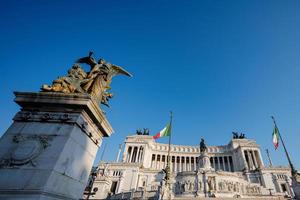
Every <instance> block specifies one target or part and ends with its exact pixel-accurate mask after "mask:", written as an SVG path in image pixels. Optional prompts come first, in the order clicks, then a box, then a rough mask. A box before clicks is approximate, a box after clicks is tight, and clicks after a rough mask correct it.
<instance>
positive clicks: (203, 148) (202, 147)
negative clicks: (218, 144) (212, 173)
mask: <svg viewBox="0 0 300 200" xmlns="http://www.w3.org/2000/svg"><path fill="white" fill-rule="evenodd" d="M206 151H207V146H206V144H205V141H204V139H203V138H201V142H200V152H201V153H202V152H206Z"/></svg>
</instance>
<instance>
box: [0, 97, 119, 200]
mask: <svg viewBox="0 0 300 200" xmlns="http://www.w3.org/2000/svg"><path fill="white" fill-rule="evenodd" d="M15 95H16V98H15V101H16V103H18V104H19V105H20V106H21V110H20V111H19V112H18V113H17V114H16V115H15V117H14V119H13V120H14V122H13V124H12V125H11V126H10V127H9V128H8V130H7V131H6V133H5V134H4V135H3V136H2V137H1V139H0V199H79V198H81V196H82V193H83V191H84V188H85V186H86V184H87V181H88V176H89V173H90V171H91V168H92V164H93V162H94V159H95V157H96V153H97V150H98V148H99V147H100V146H101V143H102V139H103V137H109V136H110V135H111V134H112V132H113V130H112V127H111V126H110V124H109V123H108V121H107V120H106V118H105V116H104V114H103V112H102V110H101V109H100V108H99V106H98V104H97V103H95V102H94V101H93V100H91V99H90V97H89V96H88V95H82V94H62V93H43V92H41V93H24V92H15Z"/></svg>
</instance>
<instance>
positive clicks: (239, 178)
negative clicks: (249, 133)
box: [90, 135, 293, 199]
mask: <svg viewBox="0 0 300 200" xmlns="http://www.w3.org/2000/svg"><path fill="white" fill-rule="evenodd" d="M167 154H168V144H162V143H158V142H156V141H155V140H153V139H152V136H149V135H132V136H128V137H127V138H126V140H125V148H124V152H123V157H122V160H121V161H116V162H108V163H101V164H100V165H99V166H98V168H97V171H96V173H97V177H96V179H95V181H94V184H93V186H92V188H91V191H93V192H92V195H91V196H90V198H91V199H105V198H107V197H108V196H111V197H110V198H111V199H130V198H134V197H140V198H141V197H142V196H143V197H144V198H147V197H149V198H151V197H152V198H153V199H157V198H161V185H162V182H163V181H162V180H163V178H164V173H163V172H162V169H163V168H165V167H166V164H167ZM199 155H200V148H199V146H183V145H171V152H170V157H171V159H170V167H171V172H172V174H171V177H172V178H171V180H172V198H174V199H176V198H178V199H179V198H180V199H191V198H201V197H221V198H222V197H223V198H225V197H228V198H234V197H241V198H250V199H251V198H264V199H272V198H275V197H276V198H277V199H278V198H279V199H281V198H283V197H284V196H293V191H292V190H291V187H290V185H291V178H290V168H288V167H270V166H265V165H264V163H263V160H262V156H261V152H260V148H259V145H257V144H256V142H255V141H254V140H251V139H232V140H231V141H230V142H229V143H228V144H227V145H223V146H208V148H207V155H208V157H209V160H210V165H211V167H210V169H207V170H201V169H200V167H199V162H198V161H199ZM271 194H272V195H271Z"/></svg>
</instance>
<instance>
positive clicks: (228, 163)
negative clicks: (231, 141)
mask: <svg viewBox="0 0 300 200" xmlns="http://www.w3.org/2000/svg"><path fill="white" fill-rule="evenodd" d="M229 157H230V156H227V165H228V170H229V171H230V172H231V166H230V159H229Z"/></svg>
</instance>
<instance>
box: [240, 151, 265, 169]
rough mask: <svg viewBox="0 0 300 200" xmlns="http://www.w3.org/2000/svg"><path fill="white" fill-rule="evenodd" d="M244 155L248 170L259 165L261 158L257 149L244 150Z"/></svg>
mask: <svg viewBox="0 0 300 200" xmlns="http://www.w3.org/2000/svg"><path fill="white" fill-rule="evenodd" d="M244 156H245V160H246V163H247V167H248V169H249V170H255V169H257V168H258V167H261V165H262V164H261V160H260V156H259V153H258V151H257V150H244Z"/></svg>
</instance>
